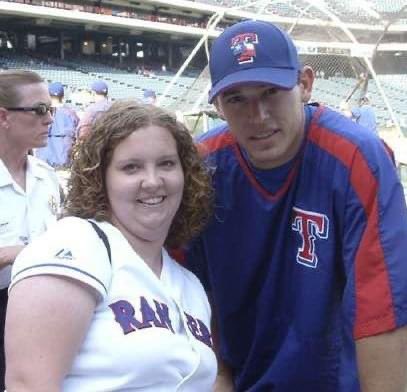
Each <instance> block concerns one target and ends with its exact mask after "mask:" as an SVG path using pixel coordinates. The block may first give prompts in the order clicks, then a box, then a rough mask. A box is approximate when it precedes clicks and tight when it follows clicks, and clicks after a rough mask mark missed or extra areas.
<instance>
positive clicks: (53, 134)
mask: <svg viewBox="0 0 407 392" xmlns="http://www.w3.org/2000/svg"><path fill="white" fill-rule="evenodd" d="M78 122H79V118H78V116H77V115H76V113H75V112H74V111H73V110H72V109H71V108H69V107H66V106H61V107H58V108H56V110H55V114H54V120H53V122H52V124H51V125H50V126H49V128H48V143H47V145H46V146H45V147H41V148H39V149H37V150H36V153H35V155H36V156H37V157H38V158H40V159H42V160H44V161H45V162H47V163H48V164H49V165H51V166H53V167H60V166H68V165H70V163H71V157H70V154H71V150H72V145H73V143H74V141H75V140H76V136H77V135H76V127H77V126H78Z"/></svg>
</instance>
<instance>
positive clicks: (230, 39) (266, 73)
mask: <svg viewBox="0 0 407 392" xmlns="http://www.w3.org/2000/svg"><path fill="white" fill-rule="evenodd" d="M300 69H301V65H300V61H299V58H298V53H297V49H296V48H295V46H294V43H293V41H292V39H291V38H290V37H289V36H288V35H287V34H286V33H285V32H284V31H283V30H281V29H280V28H279V27H277V26H275V25H273V24H271V23H269V22H263V21H254V20H247V21H244V22H239V23H236V24H234V25H233V26H231V27H228V28H227V29H226V30H224V31H223V33H222V34H221V35H220V36H219V37H218V38H217V39H216V40H215V41H214V42H213V44H212V47H211V51H210V60H209V71H210V74H211V80H212V88H211V90H210V91H209V103H212V101H213V99H214V98H215V97H216V96H217V95H218V94H219V93H221V92H223V91H225V90H226V89H228V88H230V87H233V86H235V85H240V84H245V83H266V84H272V85H274V86H276V87H280V88H283V89H291V88H293V87H294V86H295V85H296V84H297V81H298V72H299V71H300Z"/></svg>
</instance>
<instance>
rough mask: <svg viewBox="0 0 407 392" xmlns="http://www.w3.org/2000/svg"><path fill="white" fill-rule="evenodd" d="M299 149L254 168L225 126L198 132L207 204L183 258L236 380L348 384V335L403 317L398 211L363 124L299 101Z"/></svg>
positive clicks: (256, 385) (398, 197)
mask: <svg viewBox="0 0 407 392" xmlns="http://www.w3.org/2000/svg"><path fill="white" fill-rule="evenodd" d="M305 112H306V115H307V118H308V123H307V125H306V128H307V129H306V133H305V140H304V143H303V146H302V148H301V150H300V152H299V153H298V154H297V156H296V157H295V158H294V159H293V160H292V161H291V162H289V163H288V164H286V165H283V166H282V167H281V168H276V169H273V170H269V171H261V170H256V169H254V168H252V167H251V166H250V164H249V163H248V161H247V159H246V157H245V152H244V151H242V150H241V149H240V148H239V146H238V145H237V143H236V140H235V138H234V137H233V135H232V134H231V133H230V132H229V130H228V129H227V126H223V127H220V128H218V129H216V130H214V131H211V132H209V133H207V134H205V135H203V137H202V138H201V139H200V140H199V147H200V149H201V151H202V152H203V153H204V154H205V155H206V159H207V161H208V164H209V165H210V169H211V170H212V171H213V181H214V186H215V188H216V199H215V213H214V218H213V219H212V221H211V223H210V225H209V226H208V227H207V229H206V230H205V231H204V233H203V234H202V235H201V236H200V237H199V238H198V239H197V240H196V241H195V242H194V243H193V244H192V245H191V247H190V249H189V250H188V252H187V254H186V257H187V263H188V265H189V267H190V268H191V269H192V270H193V271H194V272H195V273H197V274H198V276H199V277H200V278H201V279H202V280H203V281H204V283H206V285H207V288H208V289H209V291H210V292H211V295H212V297H213V299H214V304H215V309H214V311H215V313H216V315H217V318H218V325H219V335H220V340H221V347H220V350H221V355H222V357H223V359H224V360H225V362H226V363H227V364H228V365H229V366H231V368H232V369H233V373H234V376H235V381H236V390H237V391H239V392H240V391H256V392H257V391H260V392H262V391H265V392H268V391H273V392H295V391H302V392H330V391H335V392H356V391H360V386H359V381H358V377H357V368H356V357H355V344H354V340H355V339H360V338H363V337H368V336H372V335H375V334H380V333H383V332H386V331H391V330H394V329H395V328H398V327H401V326H403V325H406V324H407V256H406V255H407V211H406V204H405V200H404V196H403V189H402V186H401V184H400V182H399V179H398V176H397V172H396V169H395V167H394V165H393V163H392V161H391V158H390V156H389V154H388V152H387V151H386V150H385V148H384V146H383V143H382V142H381V141H380V139H379V138H378V137H377V136H376V135H374V134H373V133H372V132H370V131H368V130H367V129H365V128H363V129H362V128H361V127H359V126H358V125H357V124H355V123H354V122H352V121H351V120H349V119H347V118H345V117H344V116H342V115H340V114H339V113H336V112H334V111H331V110H329V109H327V108H322V107H318V108H316V107H314V106H306V107H305Z"/></svg>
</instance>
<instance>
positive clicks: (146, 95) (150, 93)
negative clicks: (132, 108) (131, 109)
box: [143, 90, 157, 98]
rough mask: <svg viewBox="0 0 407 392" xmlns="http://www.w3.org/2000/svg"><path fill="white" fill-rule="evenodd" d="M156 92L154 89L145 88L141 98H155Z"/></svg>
mask: <svg viewBox="0 0 407 392" xmlns="http://www.w3.org/2000/svg"><path fill="white" fill-rule="evenodd" d="M156 97H157V96H156V94H155V91H154V90H145V91H144V94H143V98H156Z"/></svg>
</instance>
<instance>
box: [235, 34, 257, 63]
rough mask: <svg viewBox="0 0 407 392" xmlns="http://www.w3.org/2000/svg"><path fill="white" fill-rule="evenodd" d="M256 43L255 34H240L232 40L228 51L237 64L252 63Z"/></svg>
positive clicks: (254, 56)
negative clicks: (230, 51)
mask: <svg viewBox="0 0 407 392" xmlns="http://www.w3.org/2000/svg"><path fill="white" fill-rule="evenodd" d="M258 43H259V40H258V37H257V34H256V33H242V34H238V35H236V36H235V37H233V38H232V41H231V46H230V49H231V50H232V53H233V55H234V56H235V57H236V59H237V62H238V63H239V64H247V63H253V62H254V59H255V58H256V46H255V45H257V44H258Z"/></svg>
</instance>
